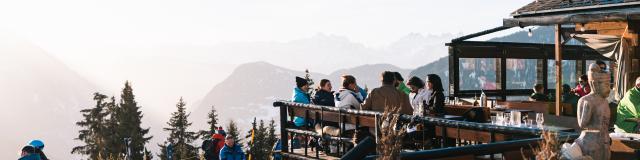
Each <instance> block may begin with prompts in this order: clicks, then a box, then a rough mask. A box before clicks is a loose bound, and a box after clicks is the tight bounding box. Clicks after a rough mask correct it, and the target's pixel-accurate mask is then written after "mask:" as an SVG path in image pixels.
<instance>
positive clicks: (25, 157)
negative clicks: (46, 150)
mask: <svg viewBox="0 0 640 160" xmlns="http://www.w3.org/2000/svg"><path fill="white" fill-rule="evenodd" d="M41 159H42V157H40V154H38V153H36V148H35V147H33V146H31V145H27V146H24V147H22V150H21V152H20V158H18V160H41Z"/></svg>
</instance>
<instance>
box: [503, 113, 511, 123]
mask: <svg viewBox="0 0 640 160" xmlns="http://www.w3.org/2000/svg"><path fill="white" fill-rule="evenodd" d="M502 121H503V122H504V125H505V126H509V125H511V115H510V114H504V119H502Z"/></svg>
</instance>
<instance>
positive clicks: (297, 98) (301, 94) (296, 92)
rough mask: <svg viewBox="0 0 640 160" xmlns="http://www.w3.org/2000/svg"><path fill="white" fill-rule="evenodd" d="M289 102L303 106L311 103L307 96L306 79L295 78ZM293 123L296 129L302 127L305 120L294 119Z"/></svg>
mask: <svg viewBox="0 0 640 160" xmlns="http://www.w3.org/2000/svg"><path fill="white" fill-rule="evenodd" d="M291 101H293V102H296V103H304V104H310V103H311V97H310V96H309V82H307V80H306V79H304V78H300V77H296V88H294V89H293V96H292V97H291ZM290 112H291V111H290ZM293 123H294V124H295V125H296V126H297V127H302V126H304V124H305V119H304V118H302V117H294V118H293Z"/></svg>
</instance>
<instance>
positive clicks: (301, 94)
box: [291, 87, 311, 104]
mask: <svg viewBox="0 0 640 160" xmlns="http://www.w3.org/2000/svg"><path fill="white" fill-rule="evenodd" d="M291 101H293V102H296V103H304V104H310V103H311V99H310V97H309V94H308V93H307V92H305V91H302V89H300V88H297V87H296V88H294V89H293V96H292V97H291Z"/></svg>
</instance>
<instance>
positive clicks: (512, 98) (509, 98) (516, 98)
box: [507, 96, 529, 101]
mask: <svg viewBox="0 0 640 160" xmlns="http://www.w3.org/2000/svg"><path fill="white" fill-rule="evenodd" d="M507 101H529V96H507Z"/></svg>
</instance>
